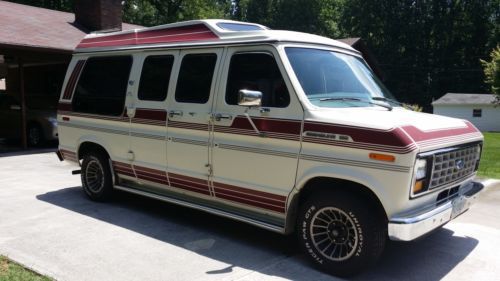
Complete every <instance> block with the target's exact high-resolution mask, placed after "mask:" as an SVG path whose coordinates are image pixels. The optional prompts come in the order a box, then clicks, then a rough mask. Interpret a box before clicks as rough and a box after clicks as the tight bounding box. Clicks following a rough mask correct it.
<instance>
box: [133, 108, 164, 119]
mask: <svg viewBox="0 0 500 281" xmlns="http://www.w3.org/2000/svg"><path fill="white" fill-rule="evenodd" d="M134 119H146V120H156V121H164V122H166V121H167V112H166V111H165V110H151V109H146V108H137V109H136V110H135V116H134ZM133 121H136V120H133Z"/></svg>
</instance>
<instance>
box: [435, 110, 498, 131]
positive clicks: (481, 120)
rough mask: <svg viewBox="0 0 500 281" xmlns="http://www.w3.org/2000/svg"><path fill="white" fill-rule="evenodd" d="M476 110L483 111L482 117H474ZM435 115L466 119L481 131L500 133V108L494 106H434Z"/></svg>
mask: <svg viewBox="0 0 500 281" xmlns="http://www.w3.org/2000/svg"><path fill="white" fill-rule="evenodd" d="M474 109H482V116H481V117H473V116H472V111H473V110H474ZM434 114H438V115H444V116H449V117H455V118H460V119H466V120H469V121H470V122H472V124H474V126H476V127H477V128H478V129H479V130H481V131H495V132H500V106H497V107H494V106H493V105H488V104H482V105H434Z"/></svg>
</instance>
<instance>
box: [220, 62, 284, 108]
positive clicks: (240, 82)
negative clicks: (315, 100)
mask: <svg viewBox="0 0 500 281" xmlns="http://www.w3.org/2000/svg"><path fill="white" fill-rule="evenodd" d="M239 90H254V91H260V92H262V106H265V107H287V106H288V104H290V94H289V93H288V89H287V88H286V84H285V81H284V80H283V77H282V76H281V73H280V70H279V68H278V65H277V64H276V60H275V59H274V57H273V56H272V55H271V54H269V53H241V54H235V55H233V57H232V58H231V63H230V66H229V75H228V79H227V86H226V103H227V104H231V105H236V104H238V92H239Z"/></svg>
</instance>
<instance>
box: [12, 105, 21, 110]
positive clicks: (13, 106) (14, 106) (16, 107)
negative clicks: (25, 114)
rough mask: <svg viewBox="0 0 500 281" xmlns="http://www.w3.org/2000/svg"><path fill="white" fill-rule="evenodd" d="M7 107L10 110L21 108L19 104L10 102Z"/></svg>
mask: <svg viewBox="0 0 500 281" xmlns="http://www.w3.org/2000/svg"><path fill="white" fill-rule="evenodd" d="M9 108H10V110H21V106H20V105H17V104H12V105H11V106H10V107H9Z"/></svg>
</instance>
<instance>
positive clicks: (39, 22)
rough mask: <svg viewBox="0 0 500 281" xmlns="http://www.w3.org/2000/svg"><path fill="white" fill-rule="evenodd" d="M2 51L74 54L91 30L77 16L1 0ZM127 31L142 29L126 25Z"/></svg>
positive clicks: (0, 41) (0, 33) (0, 38)
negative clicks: (82, 24) (84, 26)
mask: <svg viewBox="0 0 500 281" xmlns="http://www.w3.org/2000/svg"><path fill="white" fill-rule="evenodd" d="M0 27H1V28H0V49H1V48H13V49H33V48H35V49H47V50H54V51H62V52H72V51H73V50H74V49H75V48H76V46H77V45H78V43H79V42H80V41H81V40H82V39H83V37H85V35H87V33H88V31H87V30H86V29H84V28H83V27H81V26H78V25H77V24H75V15H74V14H73V13H66V12H60V11H54V10H49V9H44V8H38V7H32V6H27V5H21V4H16V3H11V2H5V1H0ZM122 28H123V30H128V29H134V28H141V26H138V25H133V24H127V23H123V24H122Z"/></svg>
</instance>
